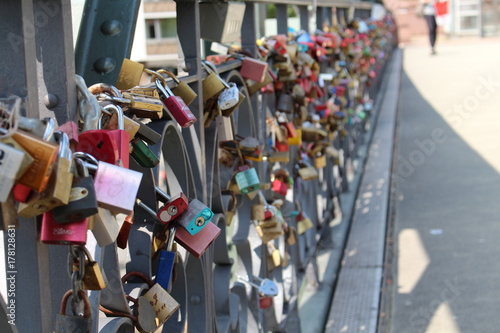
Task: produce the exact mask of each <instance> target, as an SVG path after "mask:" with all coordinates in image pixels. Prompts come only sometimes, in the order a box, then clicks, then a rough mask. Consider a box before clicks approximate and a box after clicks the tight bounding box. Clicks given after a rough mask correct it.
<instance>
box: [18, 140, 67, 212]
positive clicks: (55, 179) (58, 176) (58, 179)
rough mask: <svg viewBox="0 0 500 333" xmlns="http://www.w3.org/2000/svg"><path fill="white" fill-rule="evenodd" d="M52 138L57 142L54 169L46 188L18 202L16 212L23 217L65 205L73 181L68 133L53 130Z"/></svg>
mask: <svg viewBox="0 0 500 333" xmlns="http://www.w3.org/2000/svg"><path fill="white" fill-rule="evenodd" d="M54 138H55V140H56V142H58V143H59V153H58V158H57V162H56V166H55V168H54V171H53V172H52V174H51V176H50V179H49V182H48V185H47V188H46V189H45V190H43V191H42V192H36V191H33V192H32V193H31V195H30V196H29V198H28V201H27V202H26V203H20V204H19V206H18V214H19V215H20V216H22V217H25V218H30V217H35V216H37V215H41V214H43V213H45V212H46V211H49V210H52V209H54V208H55V207H58V206H62V205H67V204H68V202H69V197H70V193H71V184H72V182H73V172H72V167H71V165H72V160H73V157H72V152H71V149H70V147H69V138H68V135H67V134H66V133H64V132H59V131H57V132H55V133H54Z"/></svg>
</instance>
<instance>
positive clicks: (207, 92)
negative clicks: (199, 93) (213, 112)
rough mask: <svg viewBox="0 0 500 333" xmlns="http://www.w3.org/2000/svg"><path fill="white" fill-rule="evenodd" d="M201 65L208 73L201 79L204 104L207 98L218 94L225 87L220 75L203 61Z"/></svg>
mask: <svg viewBox="0 0 500 333" xmlns="http://www.w3.org/2000/svg"><path fill="white" fill-rule="evenodd" d="M201 65H202V66H203V68H205V70H206V71H207V73H208V76H207V77H206V78H205V79H203V81H202V85H203V104H205V103H206V102H207V101H208V100H209V99H211V98H214V97H216V96H219V94H220V93H221V92H222V91H223V90H224V89H226V85H225V84H224V82H223V80H222V79H221V78H220V76H219V75H218V74H217V73H216V72H215V71H214V70H213V69H212V68H211V67H209V65H207V64H206V63H205V62H204V61H202V62H201Z"/></svg>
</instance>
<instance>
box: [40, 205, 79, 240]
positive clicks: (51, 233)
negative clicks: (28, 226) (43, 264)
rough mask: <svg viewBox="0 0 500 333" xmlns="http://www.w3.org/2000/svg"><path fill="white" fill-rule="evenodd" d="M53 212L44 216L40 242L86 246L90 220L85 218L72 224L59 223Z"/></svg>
mask: <svg viewBox="0 0 500 333" xmlns="http://www.w3.org/2000/svg"><path fill="white" fill-rule="evenodd" d="M52 213H53V211H52V210H49V211H48V212H46V213H43V215H42V227H41V232H40V240H41V241H42V243H45V244H58V245H85V243H86V242H87V229H88V222H89V219H88V218H87V217H86V218H83V219H81V220H78V221H74V222H70V223H64V224H61V223H58V222H56V221H55V220H54V216H53V215H52Z"/></svg>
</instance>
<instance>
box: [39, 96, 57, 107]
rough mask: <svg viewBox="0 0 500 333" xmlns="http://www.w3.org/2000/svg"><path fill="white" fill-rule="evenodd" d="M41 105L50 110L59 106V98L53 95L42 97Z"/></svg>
mask: <svg viewBox="0 0 500 333" xmlns="http://www.w3.org/2000/svg"><path fill="white" fill-rule="evenodd" d="M43 104H45V106H46V107H47V109H52V108H54V107H56V106H57V104H59V98H58V97H57V95H54V94H47V95H45V96H43Z"/></svg>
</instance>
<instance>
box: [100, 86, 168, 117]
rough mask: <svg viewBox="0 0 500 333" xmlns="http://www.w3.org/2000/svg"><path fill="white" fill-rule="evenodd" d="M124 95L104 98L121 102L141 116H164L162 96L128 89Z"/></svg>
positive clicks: (116, 102) (121, 104) (117, 102)
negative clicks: (153, 95) (135, 92)
mask: <svg viewBox="0 0 500 333" xmlns="http://www.w3.org/2000/svg"><path fill="white" fill-rule="evenodd" d="M121 95H122V96H105V97H104V100H108V101H112V102H113V103H115V104H119V105H120V106H121V107H123V108H125V109H126V110H127V111H130V112H131V113H133V114H135V115H136V116H137V117H139V118H149V119H160V118H161V117H162V116H163V103H162V102H161V101H160V98H159V96H158V98H154V97H150V96H146V95H139V94H133V93H130V92H127V91H124V92H122V93H121Z"/></svg>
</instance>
